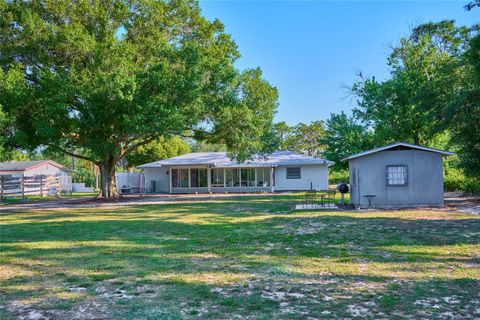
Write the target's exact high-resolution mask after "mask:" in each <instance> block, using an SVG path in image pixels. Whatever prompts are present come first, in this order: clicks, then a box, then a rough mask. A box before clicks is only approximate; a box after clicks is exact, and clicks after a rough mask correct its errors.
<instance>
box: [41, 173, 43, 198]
mask: <svg viewBox="0 0 480 320" xmlns="http://www.w3.org/2000/svg"><path fill="white" fill-rule="evenodd" d="M40 198H43V175H40Z"/></svg>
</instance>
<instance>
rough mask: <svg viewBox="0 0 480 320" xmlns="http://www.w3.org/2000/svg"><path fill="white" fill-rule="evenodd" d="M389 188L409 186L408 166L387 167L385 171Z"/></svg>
mask: <svg viewBox="0 0 480 320" xmlns="http://www.w3.org/2000/svg"><path fill="white" fill-rule="evenodd" d="M385 178H386V180H387V186H405V185H407V184H408V171H407V166H403V165H402V166H387V168H386V169H385Z"/></svg>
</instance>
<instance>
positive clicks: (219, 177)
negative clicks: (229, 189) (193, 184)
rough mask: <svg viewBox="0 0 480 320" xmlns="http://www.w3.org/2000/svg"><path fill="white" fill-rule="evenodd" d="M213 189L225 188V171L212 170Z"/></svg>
mask: <svg viewBox="0 0 480 320" xmlns="http://www.w3.org/2000/svg"><path fill="white" fill-rule="evenodd" d="M211 175H212V187H223V169H212V171H211Z"/></svg>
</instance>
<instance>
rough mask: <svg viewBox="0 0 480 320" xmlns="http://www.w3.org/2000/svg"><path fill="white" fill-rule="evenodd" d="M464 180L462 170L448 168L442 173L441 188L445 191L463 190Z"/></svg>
mask: <svg viewBox="0 0 480 320" xmlns="http://www.w3.org/2000/svg"><path fill="white" fill-rule="evenodd" d="M465 180H466V177H465V175H464V174H463V172H462V170H459V169H454V168H449V169H448V170H445V174H444V175H443V188H444V190H445V191H460V190H463V187H464V183H465Z"/></svg>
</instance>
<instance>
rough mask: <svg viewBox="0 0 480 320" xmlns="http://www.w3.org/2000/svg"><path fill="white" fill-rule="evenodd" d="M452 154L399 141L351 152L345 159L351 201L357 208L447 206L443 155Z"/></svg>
mask: <svg viewBox="0 0 480 320" xmlns="http://www.w3.org/2000/svg"><path fill="white" fill-rule="evenodd" d="M452 154H453V153H451V152H448V151H442V150H437V149H432V148H426V147H422V146H417V145H413V144H408V143H403V142H397V143H394V144H391V145H387V146H383V147H380V148H376V149H372V150H368V151H364V152H361V153H357V154H354V155H351V156H349V157H348V158H346V159H343V160H344V161H345V160H346V161H348V167H349V170H350V202H351V203H352V204H353V205H354V206H355V207H357V208H366V207H369V206H373V207H387V208H388V207H416V206H437V207H440V206H443V203H444V202H443V157H446V156H449V155H452ZM372 195H374V197H372ZM373 198H374V200H373Z"/></svg>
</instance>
